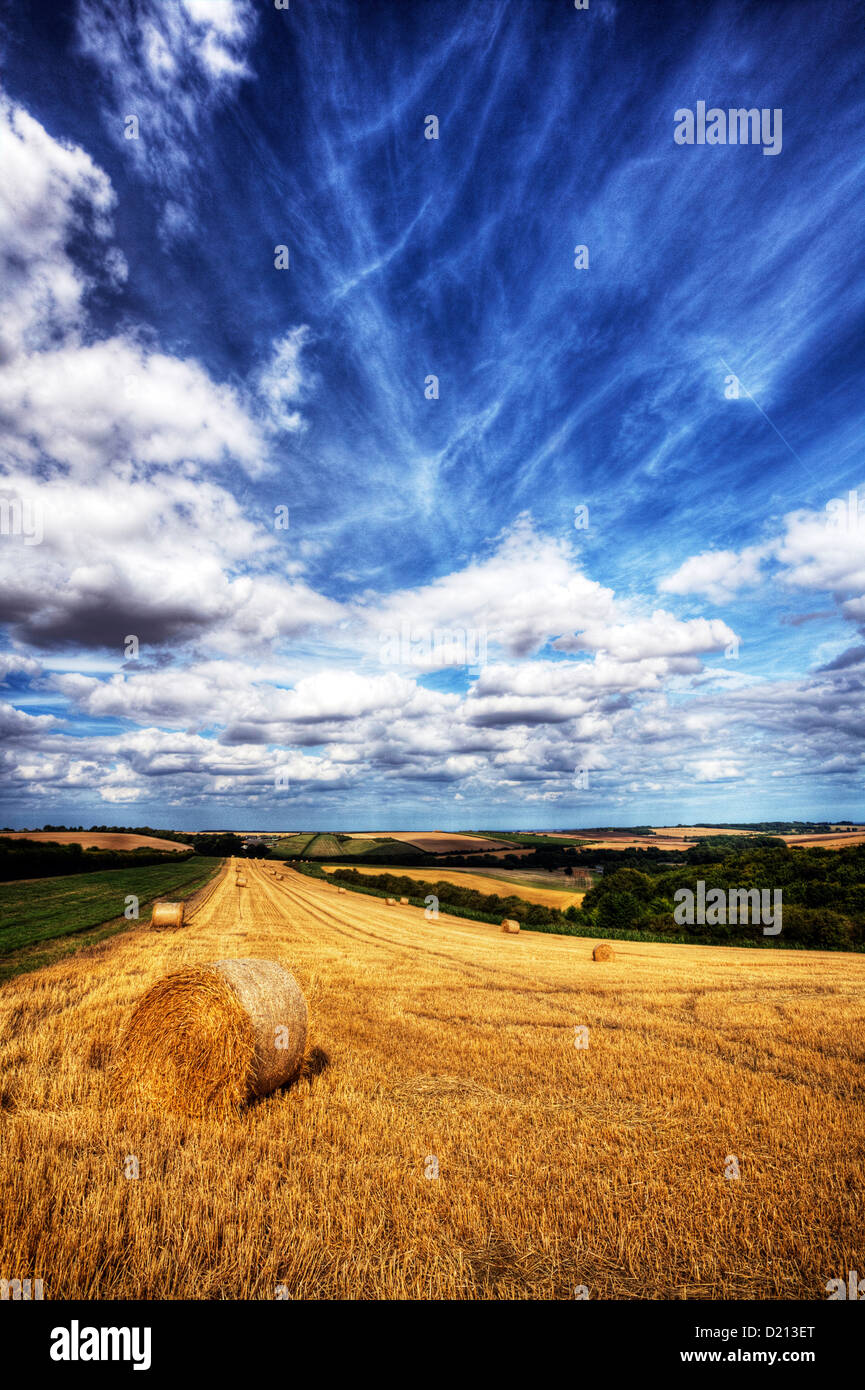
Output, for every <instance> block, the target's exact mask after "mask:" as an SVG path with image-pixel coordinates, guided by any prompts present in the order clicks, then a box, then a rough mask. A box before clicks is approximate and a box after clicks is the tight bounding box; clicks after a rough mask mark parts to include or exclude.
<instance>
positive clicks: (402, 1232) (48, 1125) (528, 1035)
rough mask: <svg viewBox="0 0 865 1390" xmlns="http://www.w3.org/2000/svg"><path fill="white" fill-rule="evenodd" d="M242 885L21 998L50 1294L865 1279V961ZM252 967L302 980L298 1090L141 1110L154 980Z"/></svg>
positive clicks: (15, 1152) (0, 1034) (18, 1085)
mask: <svg viewBox="0 0 865 1390" xmlns="http://www.w3.org/2000/svg"><path fill="white" fill-rule="evenodd" d="M245 868H246V871H247V874H248V878H249V887H248V888H247V889H246V890H244V891H242V892H241V891H238V889H237V887H236V886H235V884H234V882H233V876H232V875H231V874H230V873H226V874H224V875H223V876H222V878H221V879H220V880H219V882H218V883H217V885H216V887H215V888H214V891H213V892H212V893H211V894H210V896H209V897H208V898H207V900H206V901H205V902H204V903H203V904H202V905H201V906H200V907H199V908H198V909H197V910H193V911H192V913H191V915H190V920H189V924H188V927H187V928H186V929H184V930H183V931H182V932H166V933H154V932H151V931H149V930H148V929H147V927H146V926H135V927H134V928H133V929H131V930H129V931H128V932H124V933H123V934H122V935H120V936H116V937H114V938H113V939H112V940H110V941H106V942H103V943H101V944H99V945H96V946H93V947H90V948H87V949H85V950H82V951H81V952H80V953H79V954H78V955H76V956H75V957H73V958H69V959H67V960H64V961H62V962H60V963H58V964H56V965H53V966H51V967H49V968H47V969H44V970H42V971H40V972H36V973H33V974H30V975H27V976H21V977H18V978H16V979H13V980H12V981H10V982H9V983H8V984H7V985H6V986H5V987H4V988H3V989H2V991H0V1038H2V1074H3V1090H2V1097H0V1104H2V1112H0V1113H2V1140H3V1142H2V1149H0V1170H2V1172H0V1176H2V1182H3V1189H4V1202H3V1207H2V1215H0V1268H2V1269H4V1270H14V1271H20V1273H21V1275H22V1276H24V1275H28V1276H32V1277H38V1278H42V1279H43V1280H44V1284H45V1298H46V1299H51V1298H88V1299H89V1298H102V1299H109V1298H134V1297H143V1298H153V1299H170V1298H193V1299H240V1298H260V1299H271V1298H273V1297H274V1292H275V1289H276V1286H277V1285H278V1284H283V1285H285V1286H286V1288H287V1291H288V1294H289V1295H290V1296H291V1297H292V1298H365V1299H371V1298H417V1299H429V1298H448V1297H452V1298H461V1299H463V1298H465V1299H471V1298H529V1297H530V1298H571V1297H572V1296H573V1291H574V1287H575V1286H576V1285H577V1284H585V1285H587V1286H588V1288H589V1291H590V1296H591V1298H601V1299H603V1298H626V1299H627V1298H654V1299H674V1298H683V1297H687V1298H696V1299H708V1298H712V1299H721V1298H724V1299H749V1298H761V1299H764V1298H780V1297H785V1296H787V1297H794V1298H810V1299H823V1298H825V1284H826V1280H827V1279H828V1278H830V1277H833V1276H834V1275H836V1274H838V1273H839V1272H843V1271H845V1270H850V1269H863V1268H865V1238H863V1228H865V1222H863V1202H862V1181H861V1175H862V1163H863V1134H865V1124H863V1120H865V1113H863V1112H865V1107H863V1080H862V1065H861V1064H862V1059H863V1044H862V1022H863V1005H862V1002H861V1001H862V991H863V985H865V960H863V958H862V957H860V956H854V955H849V954H840V953H839V954H830V953H825V954H824V953H816V952H784V951H777V950H774V949H771V950H759V949H755V950H747V949H722V948H712V947H690V946H665V945H653V944H645V945H644V944H637V943H629V942H620V941H617V942H616V946H615V959H614V960H612V961H608V962H606V963H605V964H604V966H603V968H600V967H599V966H598V965H597V964H595V963H594V962H593V961H592V959H591V956H592V949H593V945H594V944H595V943H594V942H592V941H590V940H587V939H582V938H567V937H555V936H549V935H542V934H539V933H534V932H531V931H522V932H521V933H520V935H519V936H518V937H516V938H514V939H513V940H512V941H508V940H506V939H505V938H504V937H503V936H502V933H501V929H500V927H499V926H492V925H490V926H487V925H485V924H482V923H477V924H476V923H472V922H468V921H462V920H458V919H454V918H450V919H449V918H447V917H446V916H442V917H440V918H439V920H438V921H436V922H428V921H426V919H425V918H424V916H423V914H422V913H416V912H409V911H394V910H393V908H387V907H386V906H385V905H384V903H381V902H379V901H377V900H375V899H371V898H368V897H363V896H361V895H357V894H352V893H347V894H345V895H342V896H340V897H337V894H336V893H335V892H334V891H333V888H332V886H330V885H327V884H324V883H319V882H317V881H315V880H313V879H309V878H302V877H300V876H299V875H296V874H294V873H293V872H291V871H288V872H287V873H286V875H285V878H284V880H283V881H281V882H276V881H275V880H273V879H272V878H271V877H270V876H269V875H268V874H266V873H265V871H264V868H263V866H262V865H260V864H257V863H255V862H249V863H248V864H246V865H245ZM240 958H245V959H255V958H260V959H266V960H272V961H275V962H279V963H280V964H281V965H282V966H284V967H285V968H286V969H287V970H289V971H290V972H291V973H292V975H293V976H294V977H295V978H296V980H297V982H298V984H299V986H300V988H301V990H302V991H303V994H304V996H305V998H306V1001H307V1003H308V1007H309V1033H308V1043H307V1053H306V1058H305V1061H304V1064H303V1067H302V1072H301V1075H300V1079H298V1080H296V1081H295V1082H294V1083H293V1085H291V1086H290V1087H289V1088H288V1089H284V1090H280V1091H276V1092H274V1093H273V1094H272V1095H268V1096H265V1097H263V1098H261V1099H258V1100H253V1101H252V1102H251V1103H250V1104H248V1105H244V1106H242V1107H241V1108H239V1109H237V1110H236V1111H232V1112H231V1113H230V1115H229V1118H227V1119H222V1120H220V1119H219V1118H218V1117H217V1116H216V1115H214V1114H211V1113H208V1114H206V1115H204V1116H203V1117H199V1118H194V1117H186V1116H182V1115H174V1114H168V1113H165V1112H163V1110H162V1109H160V1108H159V1107H154V1108H148V1106H147V1105H146V1104H144V1103H142V1102H135V1101H133V1099H132V1098H130V1097H127V1096H123V1095H120V1096H118V1095H117V1093H116V1088H115V1086H114V1085H113V1082H112V1077H113V1073H112V1049H113V1048H114V1047H115V1045H116V1043H117V1040H118V1038H119V1037H120V1036H121V1035H122V1033H123V1030H124V1029H125V1028H126V1027H127V1026H128V1024H129V1021H130V1019H131V1017H132V1013H133V1010H134V1008H135V1006H136V1004H137V1003H138V1001H139V1000H140V999H141V998H142V996H143V995H144V993H145V991H146V990H148V989H149V988H150V987H151V986H153V985H154V984H155V983H156V981H157V980H159V979H161V978H162V977H164V976H165V975H167V974H170V973H171V972H174V971H181V970H195V969H196V968H199V967H202V966H205V965H207V964H209V963H211V962H214V961H221V960H226V959H240ZM586 1028H587V1029H588V1047H586V1046H585V1045H584V1043H583V1044H580V1045H577V1041H578V1038H579V1036H580V1035H582V1036H583V1037H584V1038H585V1036H586V1035H585V1034H584V1033H583V1031H582V1030H584V1029H586ZM730 1155H735V1156H736V1158H737V1159H738V1163H739V1167H740V1172H741V1177H740V1178H739V1179H738V1180H730V1179H727V1178H725V1176H724V1171H725V1164H727V1162H728V1158H729V1156H730ZM130 1156H133V1157H134V1158H135V1159H136V1160H137V1164H138V1176H137V1177H135V1178H127V1176H126V1173H127V1172H128V1171H130V1164H129V1159H130ZM431 1156H434V1157H435V1158H436V1159H437V1160H438V1173H439V1176H438V1177H437V1178H427V1177H426V1176H425V1174H426V1172H430V1171H432V1170H433V1168H434V1165H429V1164H428V1162H427V1160H428V1159H429V1158H430V1157H431ZM133 1166H134V1165H133Z"/></svg>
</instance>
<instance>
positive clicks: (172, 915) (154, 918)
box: [150, 903, 183, 927]
mask: <svg viewBox="0 0 865 1390" xmlns="http://www.w3.org/2000/svg"><path fill="white" fill-rule="evenodd" d="M150 925H151V927H182V926H183V903H154V904H153V911H152V912H151V914H150Z"/></svg>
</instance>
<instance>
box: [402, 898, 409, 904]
mask: <svg viewBox="0 0 865 1390" xmlns="http://www.w3.org/2000/svg"><path fill="white" fill-rule="evenodd" d="M400 902H401V903H407V902H408V898H400Z"/></svg>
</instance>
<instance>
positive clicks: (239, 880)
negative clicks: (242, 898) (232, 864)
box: [234, 874, 246, 888]
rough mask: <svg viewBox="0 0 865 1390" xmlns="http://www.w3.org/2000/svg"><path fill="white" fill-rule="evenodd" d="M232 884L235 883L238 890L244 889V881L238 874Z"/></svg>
mask: <svg viewBox="0 0 865 1390" xmlns="http://www.w3.org/2000/svg"><path fill="white" fill-rule="evenodd" d="M234 882H235V884H236V885H237V887H238V888H245V887H246V879H245V878H244V877H243V875H242V874H238V876H237V878H236V879H235V880H234Z"/></svg>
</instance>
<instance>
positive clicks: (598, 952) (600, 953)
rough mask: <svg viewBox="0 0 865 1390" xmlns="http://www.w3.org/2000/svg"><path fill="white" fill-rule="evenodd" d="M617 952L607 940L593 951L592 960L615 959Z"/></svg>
mask: <svg viewBox="0 0 865 1390" xmlns="http://www.w3.org/2000/svg"><path fill="white" fill-rule="evenodd" d="M615 959H616V957H615V953H614V952H613V948H612V946H611V945H610V944H609V942H607V941H602V942H601V943H600V944H599V945H598V946H596V947H595V949H594V951H593V952H592V960H615Z"/></svg>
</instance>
